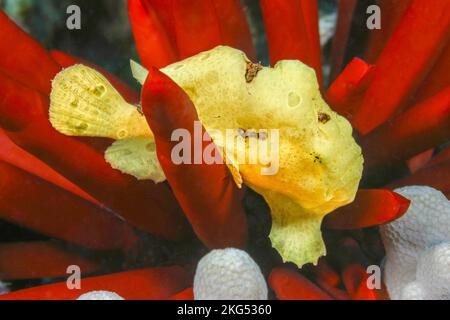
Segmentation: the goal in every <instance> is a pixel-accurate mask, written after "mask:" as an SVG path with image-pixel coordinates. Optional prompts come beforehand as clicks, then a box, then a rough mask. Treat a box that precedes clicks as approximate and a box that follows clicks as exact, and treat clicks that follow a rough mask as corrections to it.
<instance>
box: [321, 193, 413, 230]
mask: <svg viewBox="0 0 450 320" xmlns="http://www.w3.org/2000/svg"><path fill="white" fill-rule="evenodd" d="M409 203H410V201H409V200H408V199H406V198H404V197H402V196H401V195H399V194H396V193H395V192H392V191H390V190H386V189H374V190H364V189H361V190H358V192H357V194H356V198H355V201H353V202H352V203H351V204H349V205H347V206H345V207H342V208H339V209H337V210H336V211H334V212H333V213H331V214H329V215H327V216H326V217H325V220H324V225H325V227H327V228H329V229H344V230H346V229H361V228H367V227H372V226H377V225H380V224H384V223H388V222H391V221H393V220H395V219H397V218H400V217H401V216H402V215H403V214H405V212H406V210H408V207H409Z"/></svg>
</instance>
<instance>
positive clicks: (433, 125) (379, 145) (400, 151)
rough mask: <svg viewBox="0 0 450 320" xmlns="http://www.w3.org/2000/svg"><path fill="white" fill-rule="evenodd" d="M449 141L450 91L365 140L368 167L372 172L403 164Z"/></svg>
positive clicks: (395, 120) (366, 137) (423, 104)
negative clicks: (372, 169)
mask: <svg viewBox="0 0 450 320" xmlns="http://www.w3.org/2000/svg"><path fill="white" fill-rule="evenodd" d="M449 139H450V87H448V88H447V89H445V90H443V91H441V92H440V93H439V94H437V95H435V96H434V97H432V98H430V99H428V100H426V101H424V102H422V103H420V104H418V105H416V106H414V107H412V108H410V109H409V110H407V111H406V112H405V113H403V114H401V115H400V116H398V117H397V118H395V119H394V120H392V122H389V123H386V124H384V125H383V126H381V127H379V128H378V129H377V130H375V131H374V132H372V133H371V134H369V135H367V136H365V137H364V138H363V140H362V146H363V150H364V158H365V160H366V161H365V162H366V163H365V165H366V167H367V168H369V169H371V168H374V167H377V166H381V165H389V164H392V163H396V162H400V161H404V160H406V159H408V158H410V157H412V156H414V155H416V154H418V153H420V152H422V151H425V150H427V149H429V148H433V147H435V146H438V145H439V144H441V143H445V142H447V141H448V140H449Z"/></svg>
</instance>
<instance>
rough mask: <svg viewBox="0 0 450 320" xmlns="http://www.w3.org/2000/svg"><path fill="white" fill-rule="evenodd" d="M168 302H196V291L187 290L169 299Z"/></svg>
mask: <svg viewBox="0 0 450 320" xmlns="http://www.w3.org/2000/svg"><path fill="white" fill-rule="evenodd" d="M168 300H194V289H193V288H192V287H191V288H187V289H185V290H183V291H181V292H178V293H176V294H174V295H173V296H171V297H169V298H168Z"/></svg>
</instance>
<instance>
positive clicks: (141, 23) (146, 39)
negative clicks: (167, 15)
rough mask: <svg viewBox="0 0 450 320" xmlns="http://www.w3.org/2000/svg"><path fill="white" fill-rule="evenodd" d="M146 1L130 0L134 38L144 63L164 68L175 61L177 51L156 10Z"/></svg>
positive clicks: (129, 13)
mask: <svg viewBox="0 0 450 320" xmlns="http://www.w3.org/2000/svg"><path fill="white" fill-rule="evenodd" d="M145 1H146V0H128V15H129V17H130V22H131V27H132V30H133V35H134V40H135V42H136V47H137V50H138V53H139V57H140V58H141V61H142V63H143V65H144V66H145V67H146V68H150V67H152V66H155V67H157V68H162V67H165V66H167V65H169V64H171V63H173V62H175V61H176V60H177V53H176V50H175V48H174V47H173V46H172V44H171V42H170V40H169V37H168V35H167V33H166V31H165V30H164V27H163V25H162V24H161V21H160V20H159V18H158V16H157V14H156V12H155V11H154V10H153V9H152V8H151V7H150V6H147V5H145V3H144V2H145Z"/></svg>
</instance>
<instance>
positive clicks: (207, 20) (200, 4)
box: [173, 0, 224, 59]
mask: <svg viewBox="0 0 450 320" xmlns="http://www.w3.org/2000/svg"><path fill="white" fill-rule="evenodd" d="M173 19H174V23H175V34H176V39H177V47H178V54H179V58H180V59H185V58H188V57H191V56H193V55H195V54H197V53H200V52H202V51H205V50H209V49H212V48H214V47H216V46H218V45H220V44H224V43H223V42H222V39H221V31H220V24H219V19H218V17H217V15H216V11H215V7H214V4H213V2H212V1H210V0H177V1H173Z"/></svg>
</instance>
